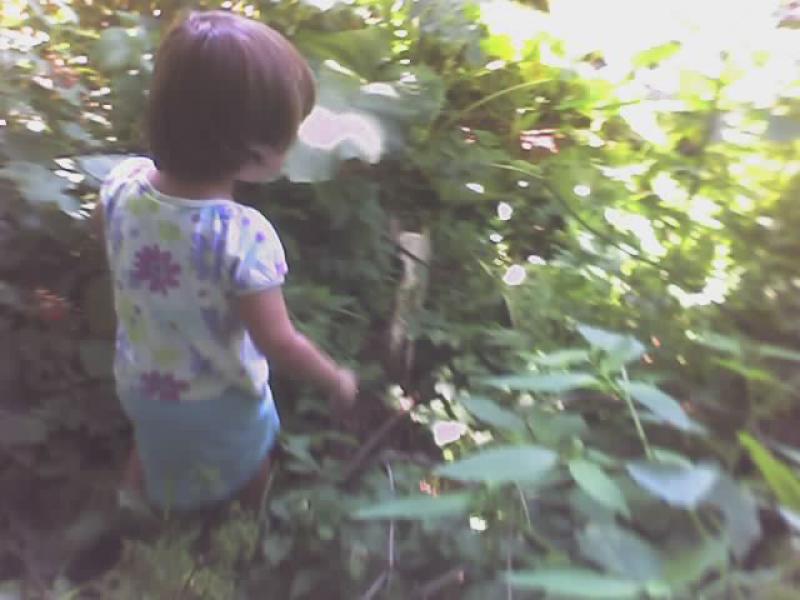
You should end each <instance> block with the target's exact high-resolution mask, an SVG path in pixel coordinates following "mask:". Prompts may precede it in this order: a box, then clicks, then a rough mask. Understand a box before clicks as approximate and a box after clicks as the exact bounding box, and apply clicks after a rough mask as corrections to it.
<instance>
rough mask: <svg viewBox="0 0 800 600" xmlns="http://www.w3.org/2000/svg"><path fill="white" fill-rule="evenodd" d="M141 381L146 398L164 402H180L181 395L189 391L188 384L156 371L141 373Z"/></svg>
mask: <svg viewBox="0 0 800 600" xmlns="http://www.w3.org/2000/svg"><path fill="white" fill-rule="evenodd" d="M141 381H142V388H143V391H144V394H145V395H146V396H147V397H149V398H152V399H154V400H161V401H164V402H180V400H181V394H182V393H183V392H185V391H186V390H187V389H189V384H188V383H186V382H185V381H181V380H179V379H175V378H174V377H173V376H172V375H170V374H169V373H159V372H158V371H150V372H149V373H142V376H141Z"/></svg>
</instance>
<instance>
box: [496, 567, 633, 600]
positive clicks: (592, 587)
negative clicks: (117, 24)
mask: <svg viewBox="0 0 800 600" xmlns="http://www.w3.org/2000/svg"><path fill="white" fill-rule="evenodd" d="M506 580H507V581H508V582H509V583H510V584H511V585H512V586H513V587H516V588H520V589H530V590H540V591H543V592H546V593H548V594H554V595H556V596H558V597H562V598H572V599H578V598H586V599H587V600H588V599H592V600H625V599H627V598H638V597H639V595H640V594H641V592H642V589H643V588H642V586H641V584H639V583H638V582H636V581H630V580H627V579H622V578H618V577H611V576H609V575H602V574H600V573H596V572H594V571H589V570H586V569H558V568H554V569H537V570H536V571H517V572H515V573H511V574H509V575H508V576H507V577H506Z"/></svg>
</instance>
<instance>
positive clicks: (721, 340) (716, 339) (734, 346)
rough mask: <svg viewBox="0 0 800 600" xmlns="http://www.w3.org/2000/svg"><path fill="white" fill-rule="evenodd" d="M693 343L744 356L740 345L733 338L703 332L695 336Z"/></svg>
mask: <svg viewBox="0 0 800 600" xmlns="http://www.w3.org/2000/svg"><path fill="white" fill-rule="evenodd" d="M694 341H695V342H696V343H698V344H700V345H701V346H705V347H706V348H711V349H712V350H717V351H719V352H724V353H725V354H731V355H733V356H738V357H741V356H742V355H743V354H744V350H743V348H742V343H741V342H740V341H739V340H737V339H736V338H734V337H731V336H728V335H721V334H719V333H714V332H712V331H704V332H702V333H700V334H697V336H696V337H695V339H694Z"/></svg>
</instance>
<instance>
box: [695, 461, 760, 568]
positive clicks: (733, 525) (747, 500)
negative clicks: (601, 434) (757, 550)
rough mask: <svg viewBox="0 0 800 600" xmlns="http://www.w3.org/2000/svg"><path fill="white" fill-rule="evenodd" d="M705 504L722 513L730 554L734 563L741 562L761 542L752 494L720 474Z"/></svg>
mask: <svg viewBox="0 0 800 600" xmlns="http://www.w3.org/2000/svg"><path fill="white" fill-rule="evenodd" d="M708 502H709V503H711V504H714V505H716V506H717V507H718V508H719V509H720V511H722V516H723V517H724V519H725V529H726V531H727V532H728V539H729V540H730V545H731V550H732V551H733V554H734V556H735V557H736V558H737V559H740V560H741V559H743V558H744V557H745V556H747V553H748V552H749V551H750V549H751V548H752V547H753V545H754V544H755V543H756V542H758V540H760V539H761V520H760V519H759V516H758V504H757V503H756V499H755V497H754V496H753V494H752V492H751V491H750V490H749V489H747V488H746V487H744V486H742V485H740V484H738V483H737V482H736V481H735V480H734V479H733V478H731V477H730V476H729V475H727V474H725V473H721V474H720V477H719V480H718V481H717V484H716V485H715V486H714V489H713V490H712V491H711V493H710V494H709V496H708Z"/></svg>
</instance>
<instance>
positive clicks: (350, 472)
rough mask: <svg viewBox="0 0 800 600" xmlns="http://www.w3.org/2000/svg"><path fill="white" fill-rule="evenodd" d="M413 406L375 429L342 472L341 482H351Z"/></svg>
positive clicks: (404, 409) (394, 415)
mask: <svg viewBox="0 0 800 600" xmlns="http://www.w3.org/2000/svg"><path fill="white" fill-rule="evenodd" d="M412 408H413V405H412V406H409V407H408V408H403V409H402V410H400V412H397V413H395V414H393V415H392V416H391V417H389V418H388V419H386V421H384V422H383V424H382V425H381V426H380V427H379V428H378V429H377V430H376V431H375V433H373V434H372V435H371V436H370V438H369V439H368V440H367V441H366V442H365V443H364V445H363V446H361V449H360V450H359V451H358V452H356V454H355V456H353V458H352V459H351V460H350V462H349V463H348V465H347V466H346V467H345V469H344V473H343V474H342V478H341V483H343V484H346V483H349V482H350V480H351V479H352V478H353V477H354V476H355V475H356V474H357V473H358V471H359V470H360V469H361V468H362V467H363V466H364V463H365V462H366V461H367V460H368V459H369V458H370V457H371V456H372V454H373V452H374V451H375V448H376V447H377V446H378V444H380V443H381V441H383V438H385V437H386V436H387V435H388V434H389V433H390V432H391V431H392V430H393V429H394V428H395V427H396V426H397V425H398V424H399V423H400V422H401V421H402V420H403V419H404V418H405V416H406V415H407V414H408V413H409V412H410V411H411V409H412Z"/></svg>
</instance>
